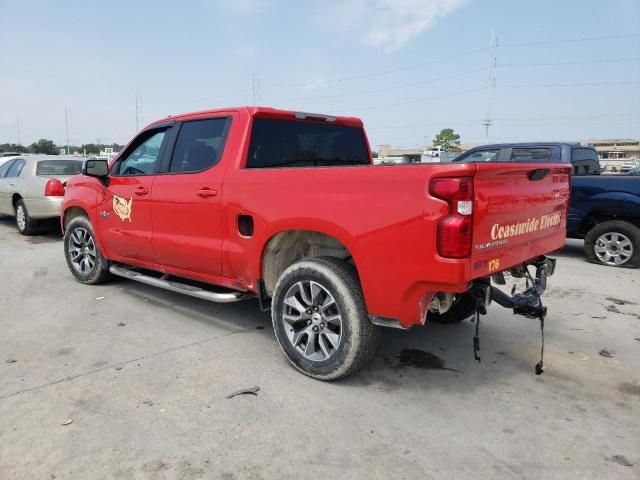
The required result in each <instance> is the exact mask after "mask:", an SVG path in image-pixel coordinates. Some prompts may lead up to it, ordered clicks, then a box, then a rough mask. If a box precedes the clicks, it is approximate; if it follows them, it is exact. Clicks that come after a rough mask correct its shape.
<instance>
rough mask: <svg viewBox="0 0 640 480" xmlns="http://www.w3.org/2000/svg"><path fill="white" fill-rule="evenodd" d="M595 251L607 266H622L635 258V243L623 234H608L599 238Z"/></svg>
mask: <svg viewBox="0 0 640 480" xmlns="http://www.w3.org/2000/svg"><path fill="white" fill-rule="evenodd" d="M594 251H595V254H596V256H597V257H598V260H600V261H601V262H602V263H604V264H605V265H612V266H620V265H624V264H625V263H627V262H628V261H629V259H630V258H631V257H632V256H633V243H632V242H631V240H630V239H629V237H627V236H626V235H623V234H622V233H618V232H607V233H603V234H602V235H600V236H599V237H598V239H597V240H596V243H595V245H594Z"/></svg>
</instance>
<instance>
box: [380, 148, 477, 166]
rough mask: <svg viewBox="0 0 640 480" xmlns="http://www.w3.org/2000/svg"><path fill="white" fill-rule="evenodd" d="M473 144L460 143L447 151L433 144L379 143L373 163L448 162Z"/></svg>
mask: <svg viewBox="0 0 640 480" xmlns="http://www.w3.org/2000/svg"><path fill="white" fill-rule="evenodd" d="M474 146H475V145H460V147H459V149H458V150H457V151H455V152H447V151H444V150H442V149H441V148H440V147H434V146H433V145H427V144H424V145H416V148H397V147H393V146H392V145H389V144H384V145H380V147H379V149H378V158H374V163H438V162H450V161H451V160H453V159H454V158H455V157H457V156H458V155H460V153H462V152H464V151H466V150H469V149H470V148H472V147H474Z"/></svg>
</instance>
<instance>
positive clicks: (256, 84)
mask: <svg viewBox="0 0 640 480" xmlns="http://www.w3.org/2000/svg"><path fill="white" fill-rule="evenodd" d="M251 89H252V91H253V103H252V105H254V106H255V104H256V100H260V90H259V89H260V79H258V78H256V75H255V74H254V73H252V74H251Z"/></svg>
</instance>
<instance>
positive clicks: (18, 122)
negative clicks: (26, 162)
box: [16, 115, 22, 146]
mask: <svg viewBox="0 0 640 480" xmlns="http://www.w3.org/2000/svg"><path fill="white" fill-rule="evenodd" d="M16 127H17V129H18V146H19V145H21V144H22V143H21V142H20V115H17V116H16Z"/></svg>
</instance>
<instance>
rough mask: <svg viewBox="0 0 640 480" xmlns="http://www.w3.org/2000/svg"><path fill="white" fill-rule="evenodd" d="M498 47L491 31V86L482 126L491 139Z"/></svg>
mask: <svg viewBox="0 0 640 480" xmlns="http://www.w3.org/2000/svg"><path fill="white" fill-rule="evenodd" d="M497 46H498V39H497V37H496V36H495V33H494V32H493V28H492V29H491V37H490V40H489V86H488V89H487V115H486V116H485V117H484V120H482V126H483V127H484V135H485V137H489V127H490V126H491V125H493V120H492V119H491V100H492V97H493V89H494V88H495V87H496V75H495V69H496V47H497Z"/></svg>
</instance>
